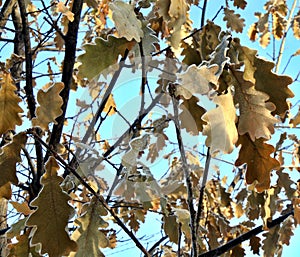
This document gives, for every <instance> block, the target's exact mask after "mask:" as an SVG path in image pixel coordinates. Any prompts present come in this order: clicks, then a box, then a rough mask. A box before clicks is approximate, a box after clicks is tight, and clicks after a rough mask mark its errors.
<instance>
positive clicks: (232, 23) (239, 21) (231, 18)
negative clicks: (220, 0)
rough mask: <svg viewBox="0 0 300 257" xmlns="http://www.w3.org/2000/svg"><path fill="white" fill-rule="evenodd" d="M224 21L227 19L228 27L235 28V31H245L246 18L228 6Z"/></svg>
mask: <svg viewBox="0 0 300 257" xmlns="http://www.w3.org/2000/svg"><path fill="white" fill-rule="evenodd" d="M224 14H225V16H224V18H223V20H224V21H227V23H226V26H227V28H230V29H232V30H234V31H235V32H240V33H242V32H243V27H245V24H244V22H245V19H243V18H240V17H241V15H240V14H236V13H234V11H233V10H230V9H228V8H225V9H224Z"/></svg>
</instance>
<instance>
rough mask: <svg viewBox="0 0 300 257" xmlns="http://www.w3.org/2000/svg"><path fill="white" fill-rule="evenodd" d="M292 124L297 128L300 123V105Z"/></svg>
mask: <svg viewBox="0 0 300 257" xmlns="http://www.w3.org/2000/svg"><path fill="white" fill-rule="evenodd" d="M289 123H290V126H291V127H293V128H295V127H297V125H299V124H300V106H299V110H298V112H297V114H296V115H295V116H294V117H293V118H292V119H291V120H290V122H289Z"/></svg>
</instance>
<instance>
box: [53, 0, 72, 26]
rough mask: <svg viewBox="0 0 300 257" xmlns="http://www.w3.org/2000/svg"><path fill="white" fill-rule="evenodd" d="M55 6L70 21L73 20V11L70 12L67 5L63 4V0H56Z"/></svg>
mask: <svg viewBox="0 0 300 257" xmlns="http://www.w3.org/2000/svg"><path fill="white" fill-rule="evenodd" d="M56 7H57V10H58V11H59V12H61V13H62V14H63V15H65V16H66V17H67V18H68V20H69V21H70V22H73V21H74V13H72V12H71V11H70V10H69V8H68V7H67V6H65V4H64V3H63V2H58V3H57V5H56Z"/></svg>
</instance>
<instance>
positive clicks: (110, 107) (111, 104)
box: [103, 94, 116, 116]
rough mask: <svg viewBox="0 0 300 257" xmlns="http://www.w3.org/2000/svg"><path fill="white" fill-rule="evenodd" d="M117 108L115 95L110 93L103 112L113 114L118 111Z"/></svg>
mask: <svg viewBox="0 0 300 257" xmlns="http://www.w3.org/2000/svg"><path fill="white" fill-rule="evenodd" d="M115 108H116V103H115V100H114V98H113V95H112V94H110V95H109V97H108V99H107V102H106V104H105V106H104V108H103V112H105V113H108V116H111V115H113V114H115V113H116V111H115Z"/></svg>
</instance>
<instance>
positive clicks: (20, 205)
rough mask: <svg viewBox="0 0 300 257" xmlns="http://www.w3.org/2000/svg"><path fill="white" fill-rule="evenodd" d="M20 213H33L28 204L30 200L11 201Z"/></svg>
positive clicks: (26, 214)
mask: <svg viewBox="0 0 300 257" xmlns="http://www.w3.org/2000/svg"><path fill="white" fill-rule="evenodd" d="M9 203H10V204H11V205H12V206H13V207H14V208H15V209H16V210H17V212H19V213H22V214H24V215H25V216H28V215H29V214H31V213H32V212H33V210H31V209H30V208H29V206H28V202H26V201H25V202H23V203H19V202H13V201H11V202H9Z"/></svg>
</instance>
